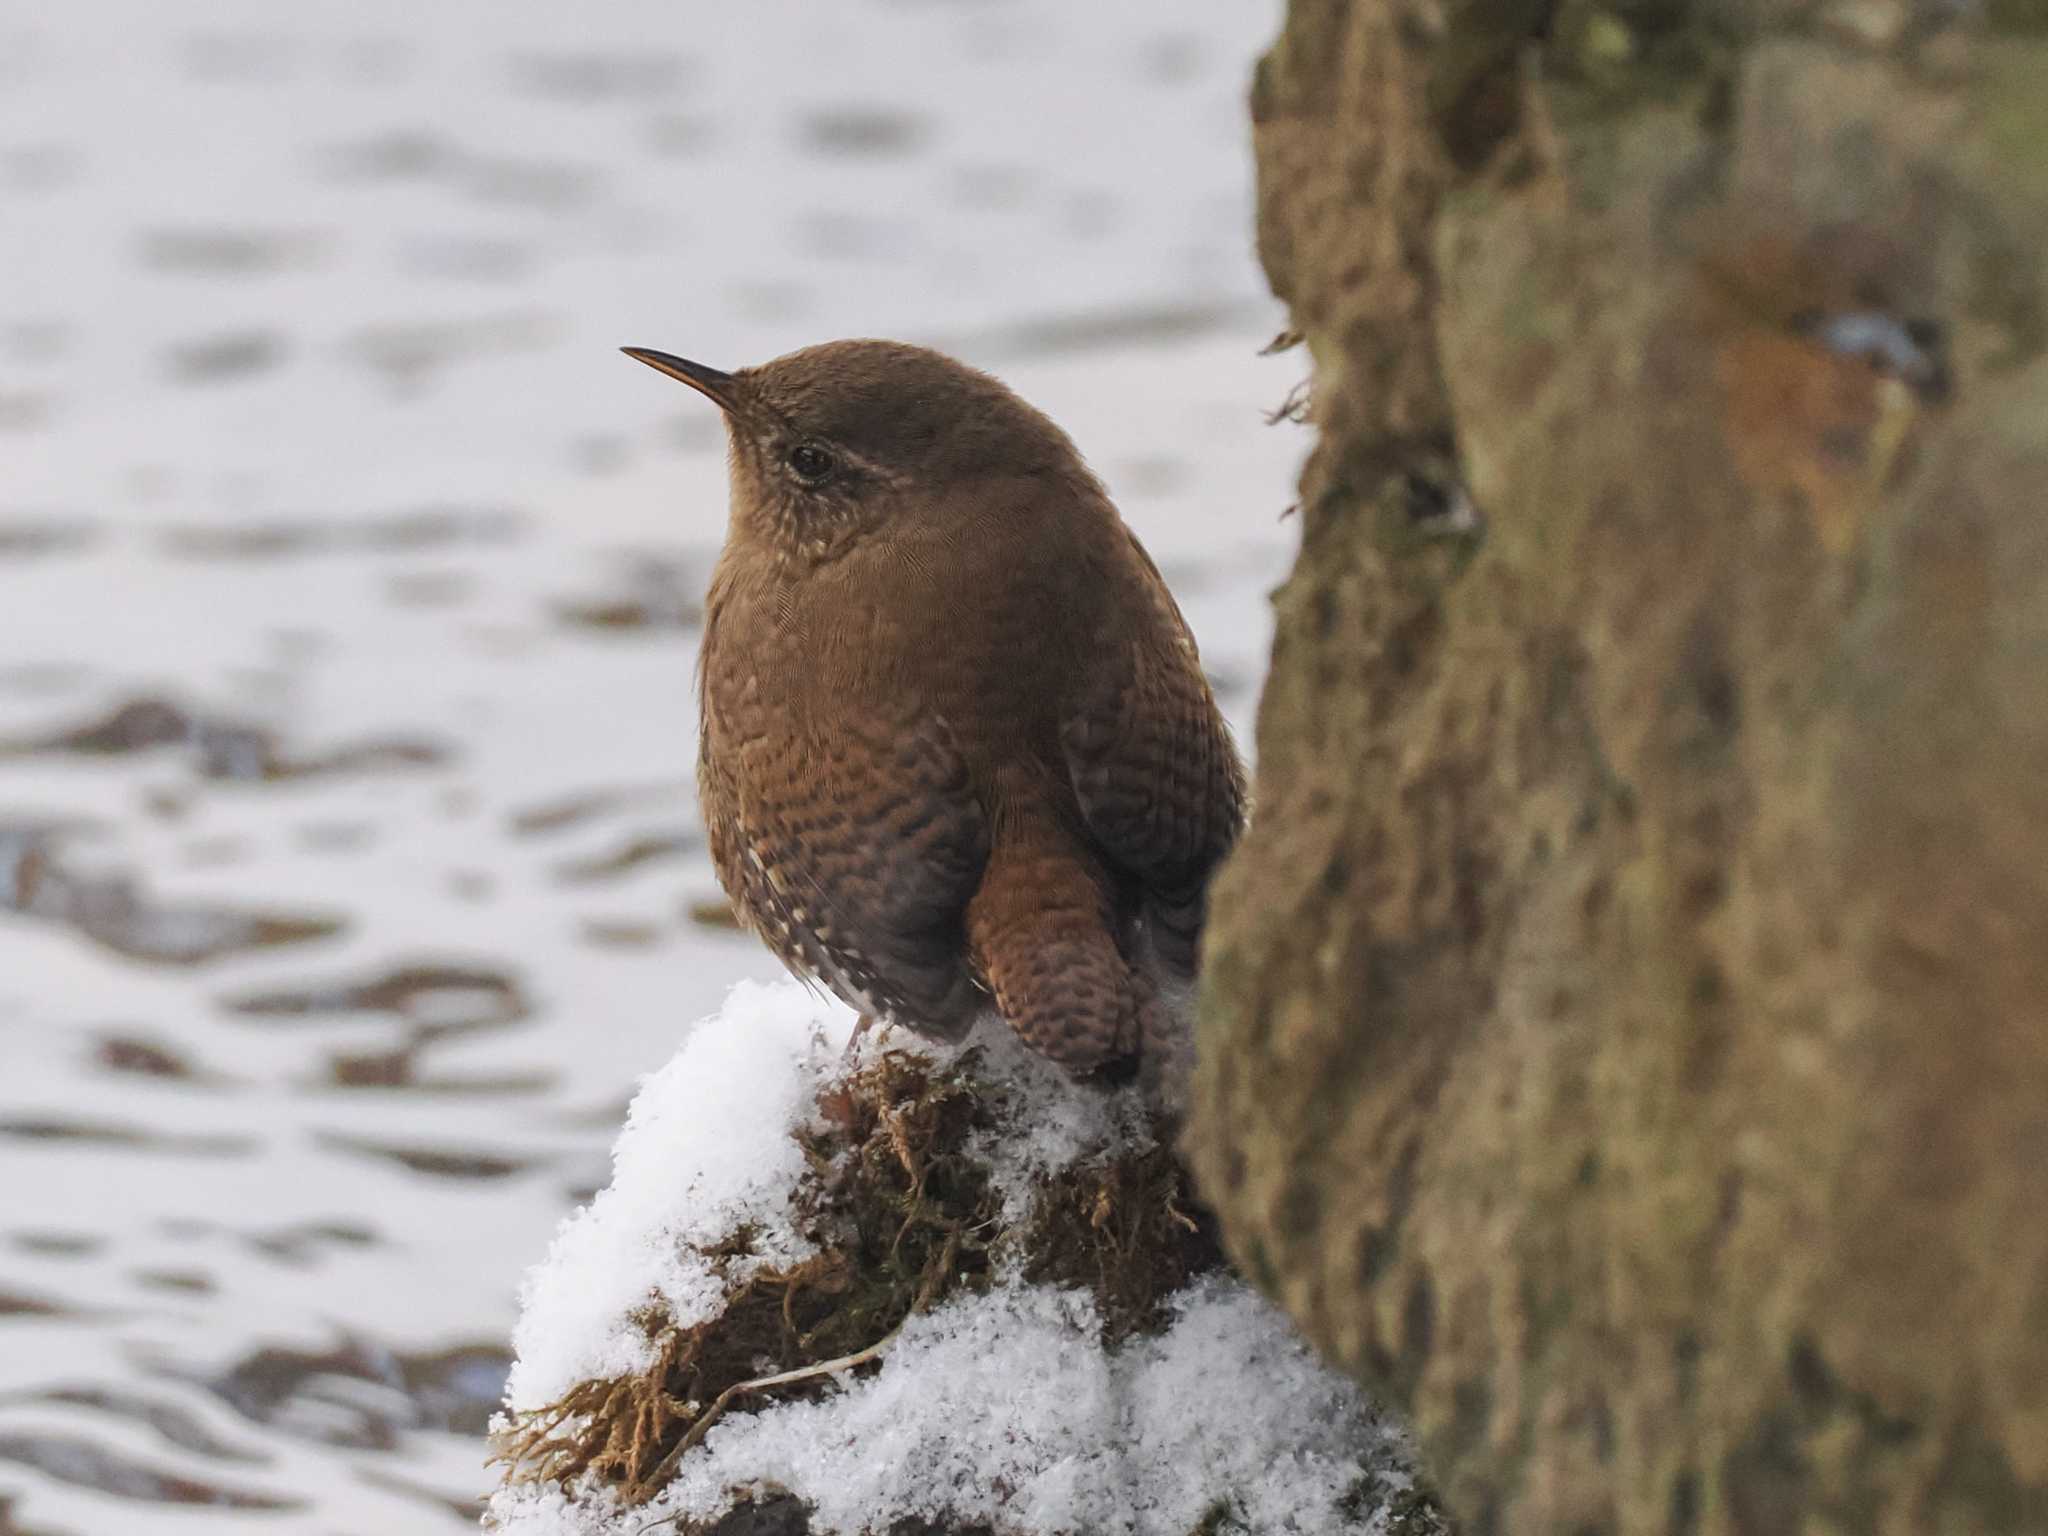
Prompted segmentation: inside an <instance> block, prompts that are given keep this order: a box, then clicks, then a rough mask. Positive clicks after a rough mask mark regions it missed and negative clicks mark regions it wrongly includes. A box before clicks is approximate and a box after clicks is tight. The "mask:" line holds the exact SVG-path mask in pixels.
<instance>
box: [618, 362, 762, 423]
mask: <svg viewBox="0 0 2048 1536" xmlns="http://www.w3.org/2000/svg"><path fill="white" fill-rule="evenodd" d="M619 350H620V351H621V352H623V353H625V354H626V356H628V357H630V358H633V359H635V360H637V361H639V362H643V363H645V364H646V365H647V366H648V367H650V368H658V369H660V370H661V371H662V372H663V373H665V374H667V375H668V376H669V377H670V378H672V379H681V380H682V381H683V382H684V383H685V384H687V385H689V386H690V388H692V389H694V390H696V391H697V393H698V394H700V395H703V396H705V397H706V398H708V399H709V400H710V401H711V402H712V404H714V405H716V406H717V407H718V408H719V409H720V410H721V411H726V412H731V411H735V410H737V409H739V403H740V385H739V380H738V379H735V378H734V377H733V376H732V375H731V374H729V373H720V372H719V371H718V370H717V369H716V368H706V367H705V366H704V365H703V364H702V363H693V362H691V361H690V360H689V359H688V358H686V357H675V356H672V355H671V354H669V353H667V352H656V351H655V350H654V349H653V348H651V347H621V348H619Z"/></svg>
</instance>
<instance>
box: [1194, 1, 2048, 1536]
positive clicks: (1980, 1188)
mask: <svg viewBox="0 0 2048 1536" xmlns="http://www.w3.org/2000/svg"><path fill="white" fill-rule="evenodd" d="M2043 79H2048V44H2044V43H2043V41H2042V40H2041V38H2040V37H2039V35H2038V27H2037V26H2035V25H2034V22H2033V20H2032V19H2030V17H2029V16H2028V15H2027V8H2026V7H2018V8H2015V7H2012V6H2006V7H2002V8H2001V7H1992V8H1990V9H1989V10H1980V9H1978V8H1974V7H1965V6H1954V5H1943V4H1934V3H1911V4H1909V3H1906V0H1898V3H1892V4H1887V3H1861V4H1858V3H1833V4H1816V3H1794V0H1741V3H1736V0H1724V3H1708V0H1701V3H1697V4H1687V3H1680V0H1656V3H1651V0H1636V3H1615V4H1609V5H1606V6H1598V5H1587V4H1575V3H1569V0H1567V3H1559V4H1526V5H1480V4H1476V3H1469V0H1445V3H1442V4H1436V3H1429V0H1294V3H1293V4H1292V5H1291V6H1290V8H1289V14H1288V18H1287V23H1286V27H1285V30H1284V32H1283V34H1282V36H1281V37H1280V39H1279V41H1278V42H1277V43H1276V44H1275V46H1274V48H1273V50H1272V51H1271V53H1270V54H1269V55H1268V56H1267V57H1266V59H1265V60H1264V61H1263V62H1262V64H1261V66H1260V68H1259V71H1258V74H1257V77H1256V80H1255V82H1254V86H1253V90H1252V115H1253V120H1254V124H1255V134H1256V147H1257V153H1258V163H1259V180H1260V190H1259V237H1260V251H1261V255H1262V257H1263V259H1264V261H1265V264H1266V268H1267V271H1268V274H1269V276H1270V278H1271V281H1272V284H1273V287H1274V290H1275V292H1276V293H1277V294H1278V295H1279V296H1280V297H1281V298H1282V299H1284V300H1285V301H1286V302H1287V303H1288V305H1289V306H1290V309H1291V312H1292V318H1293V326H1294V328H1295V329H1296V330H1298V331H1299V332H1300V333H1301V335H1302V336H1303V337H1304V339H1305V341H1306V343H1307V347H1308V351H1309V354H1310V356H1311V358H1312V364H1311V367H1312V400H1313V419H1314V422H1315V425H1316V429H1317V437H1316V444H1315V447H1314V449H1313V452H1312V454H1311V456H1310V459H1309V462H1308V465H1307V467H1306V469H1305V471H1304V475H1303V480H1302V488H1301V507H1302V515H1301V528H1302V550H1301V556H1300V560H1299V562H1298V565H1297V568H1296V570H1295V572H1294V574H1293V576H1292V577H1291V578H1290V580H1289V582H1288V583H1287V585H1286V586H1285V588H1284V589H1283V590H1282V592H1281V593H1280V595H1279V597H1278V600H1277V606H1278V616H1277V617H1278V624H1277V633H1276V639H1275V644H1274V653H1273V666H1272V670H1271V673H1270V677H1269V681H1268V684H1267V690H1266V694H1265V697H1264V700H1263V701H1262V705H1261V712H1260V722H1259V782H1258V785H1257V796H1256V798H1257V807H1258V808H1257V815H1256V818H1255V821H1254V825H1253V828H1252V831H1251V833H1250V835H1249V836H1248V838H1247V840H1246V842H1245V844H1244V846H1243V848H1242V850H1241V852H1240V853H1239V855H1238V856H1237V857H1236V858H1235V859H1234V860H1233V862H1232V863H1231V865H1230V866H1229V867H1228V868H1227V869H1226V871H1225V873H1224V875H1223V877H1222V878H1221V880H1220V881H1219V882H1218V885H1217V888H1216V891H1215V894H1214V903H1213V906H1214V910H1213V916H1212V919H1211V927H1210V932H1209V936H1208V939H1207V947H1208V951H1207V965H1208V973H1207V979H1206V982H1205V995H1204V1003H1203V1025H1202V1040H1201V1051H1200V1055H1201V1066H1200V1069H1199V1075H1198V1081H1197V1084H1196V1094H1195V1111H1194V1125H1193V1128H1192V1131H1191V1135H1190V1144H1191V1147H1192V1149H1193V1152H1194V1155H1195V1157H1196V1159H1197V1161H1198V1165H1199V1168H1200V1171H1201V1173H1202V1175H1203V1178H1204V1182H1205V1187H1206V1190H1207V1192H1208V1193H1209V1194H1210V1195H1211V1197H1212V1198H1213V1199H1214V1200H1215V1201H1216V1203H1217V1204H1218V1206H1219V1207H1220V1209H1221V1211H1222V1214H1223V1219H1224V1223H1225V1232H1226V1236H1227V1238H1228V1241H1229V1243H1230V1246H1231V1247H1232V1249H1233V1251H1234V1253H1235V1254H1236V1256H1237V1257H1238V1259H1239V1260H1240V1262H1241V1263H1242V1265H1243V1267H1244V1268H1245V1270H1246V1271H1247V1272H1248V1273H1249V1274H1251V1275H1252V1276H1254V1277H1255V1278H1256V1279H1257V1280H1258V1281H1259V1283H1260V1284H1262V1285H1264V1286H1265V1287H1266V1288H1267V1289H1268V1290H1269V1291H1271V1292H1272V1294H1274V1295H1275V1296H1276V1297H1278V1298H1279V1299H1280V1300H1281V1301H1282V1302H1283V1303H1284V1304H1285V1305H1287V1306H1288V1308H1289V1309H1290V1310H1291V1311H1292V1312H1293V1313H1294V1314H1295V1316H1296V1317H1297V1319H1299V1320H1300V1321H1301V1322H1302V1324H1303V1325H1304V1327H1305V1328H1306V1329H1307V1330H1308V1332H1309V1334H1310V1336H1311V1337H1312V1338H1314V1339H1315V1340H1316V1342H1317V1343H1318V1344H1319V1345H1320V1346H1321V1347H1322V1348H1323V1349H1324V1350H1325V1351H1326V1352H1328V1353H1329V1354H1330V1355H1332V1356H1333V1357H1334V1358H1336V1359H1338V1360H1339V1361H1341V1362H1342V1363H1344V1364H1345V1365H1346V1366H1347V1367H1348V1368H1350V1369H1351V1370H1353V1371H1354V1372H1356V1373H1357V1374H1358V1375H1359V1376H1360V1377H1361V1378H1363V1379H1364V1380H1365V1381H1367V1382H1368V1383H1369V1384H1371V1385H1373V1386H1375V1387H1376V1388H1378V1389H1380V1390H1381V1391H1383V1392H1385V1393H1387V1394H1388V1395H1389V1396H1391V1397H1392V1398H1393V1399H1394V1400H1395V1401H1397V1402H1398V1403H1400V1404H1401V1405H1403V1406H1404V1407H1406V1408H1407V1409H1408V1410H1409V1411H1410V1412H1412V1414H1413V1415H1414V1418H1415V1421H1416V1424H1417V1427H1418V1429H1419V1431H1420V1433H1421V1435H1422V1438H1423V1442H1424V1446H1425V1449H1426V1451H1427V1453H1428V1455H1429V1457H1430V1460H1431V1463H1432V1465H1433V1468H1434V1471H1435V1473H1436V1475H1437V1476H1438V1477H1439V1479H1440V1480H1441V1482H1442V1484H1443V1487H1444V1491H1445V1493H1446V1495H1447V1497H1448V1499H1449V1501H1450V1504H1451V1506H1452V1508H1453V1509H1454V1510H1455V1511H1456V1512H1458V1513H1459V1514H1460V1515H1461V1516H1462V1518H1463V1520H1464V1522H1465V1527H1466V1529H1467V1530H1468V1531H1470V1532H1474V1533H1480V1532H1487V1531H1495V1530H1498V1531H1515V1532H1522V1531H1545V1530H1559V1531H1573V1532H1600V1531H1656V1532H1667V1531H1668V1532H1674V1533H1701V1536H1707V1533H1722V1532H1732V1533H1742V1536H1751V1533H1765V1532H1779V1531H1785V1532H1791V1531H1806V1530H1812V1531H1821V1530H1827V1531H1847V1532H1870V1533H1893V1532H1898V1533H1904V1532H1907V1531H1912V1532H1915V1533H1920V1532H1947V1531H1955V1532H1963V1531H1980V1530H1981V1531H2035V1530H2048V1221H2044V1220H2043V1219H2042V1215H2041V1213H2042V1212H2043V1211H2048V686H2043V683H2042V681H2041V679H2042V676H2043V667H2044V663H2048V507H2044V505H2043V502H2044V499H2048V360H2044V352H2043V349H2044V342H2048V328H2044V323H2043V316H2044V314H2048V259H2044V255H2043V253H2044V251H2048V170H2044V161H2043V158H2042V146H2043V145H2048V92H2043V91H2042V90H2041V89H2040V86H2039V82H2040V81H2041V80H2043ZM1447 482H1449V483H1450V484H1451V486H1452V488H1451V489H1449V490H1447V489H1446V484H1447ZM1419 488H1420V489H1419ZM1425 493H1426V494H1425ZM1457 495H1462V496H1464V497H1465V498H1467V499H1468V500H1469V503H1470V504H1471V506H1472V507H1473V508H1476V511H1477V514H1478V519H1480V520H1483V521H1482V523H1481V525H1480V526H1477V527H1475V526H1472V520H1467V521H1466V522H1465V523H1461V524H1460V525H1459V526H1458V527H1457V528H1456V529H1445V528H1443V527H1439V526H1437V525H1436V524H1437V521H1438V520H1439V519H1438V514H1439V513H1440V512H1441V509H1442V507H1443V505H1444V504H1445V501H1446V499H1447V498H1448V497H1453V496H1457Z"/></svg>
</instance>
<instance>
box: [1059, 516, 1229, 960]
mask: <svg viewBox="0 0 2048 1536" xmlns="http://www.w3.org/2000/svg"><path fill="white" fill-rule="evenodd" d="M1132 544H1133V547H1134V548H1136V547H1137V545H1136V541H1135V540H1133V541H1132ZM1139 554H1140V556H1141V558H1142V557H1143V551H1142V550H1139ZM1143 564H1144V567H1145V571H1146V574H1147V575H1148V576H1149V577H1150V582H1149V585H1150V587H1151V589H1152V597H1153V600H1154V602H1155V603H1156V605H1157V609H1158V618H1159V622H1158V623H1157V624H1155V625H1152V626H1148V627H1146V628H1144V629H1143V630H1141V631H1140V632H1139V633H1138V634H1137V635H1135V636H1131V637H1126V638H1122V639H1120V640H1118V641H1117V642H1115V643H1113V645H1112V646H1111V648H1110V649H1109V651H1108V653H1107V654H1105V655H1103V656H1102V657H1101V658H1099V661H1098V665H1097V666H1096V668H1095V669H1094V670H1093V672H1092V674H1091V676H1090V677H1089V679H1088V681H1087V682H1086V684H1085V685H1084V687H1083V689H1082V691H1081V693H1080V696H1079V697H1078V698H1077V699H1076V700H1075V701H1074V703H1073V705H1072V707H1071V709H1070V711H1069V713H1068V715H1067V718H1066V720H1065V721H1064V723H1063V725H1062V730H1061V739H1062V745H1063V746H1064V748H1065V751H1066V758H1067V771H1068V773H1069V774H1070V775H1071V778H1072V781H1073V785H1074V793H1075V796H1076V798H1077V799H1078V800H1079V802H1080V807H1081V815H1082V818H1083V820H1084V821H1085V822H1086V823H1087V826H1088V830H1089V832H1090V833H1091V834H1092V835H1093V836H1094V837H1095V839H1096V840H1097V841H1098V842H1099V843H1100V844H1101V845H1102V848H1103V851H1104V852H1105V853H1107V854H1108V856H1109V858H1110V860H1111V862H1112V863H1114V864H1115V865H1116V866H1117V867H1118V868H1120V869H1121V870H1122V871H1123V872H1124V873H1126V874H1128V875H1130V876H1132V877H1134V878H1135V879H1136V880H1138V881H1139V883H1140V884H1141V885H1142V886H1143V887H1144V890H1145V897H1146V906H1147V910H1148V915H1149V916H1150V918H1151V919H1152V922H1153V926H1154V930H1155V933H1154V940H1155V943H1156V944H1157V945H1158V947H1159V951H1160V954H1161V956H1162V958H1164V959H1166V960H1168V961H1170V962H1172V963H1173V964H1174V965H1176V966H1177V967H1178V968H1180V969H1181V970H1183V971H1188V972H1191V971H1192V970H1193V969H1194V963H1195V949H1196V944H1197V941H1198V940H1199V939H1200V937H1201V928H1202V916H1203V912H1204V901H1203V897H1204V893H1205V892H1206V890H1207V887H1208V882H1209V876H1210V874H1211V873H1212V872H1213V871H1214V869H1215V867H1216V865H1217V864H1218V863H1219V862H1221V860H1222V858H1223V856H1224V855H1225V854H1227V853H1228V852H1229V851H1230V849H1231V846H1232V844H1234V843H1235V842H1236V841H1237V835H1238V833H1239V831H1240V830H1242V828H1243V826H1244V817H1245V798H1246V796H1245V781H1244V769H1243V766H1242V765H1241V764H1240V763H1239V761H1238V757H1237V749H1236V747H1235V746H1234V745H1233V744H1232V742H1231V740H1230V731H1229V728H1228V727H1226V726H1225V725H1224V723H1223V717H1222V715H1221V714H1220V713H1219V712H1218V710H1217V708H1216V701H1215V698H1214V696H1213V695H1212V694H1211V693H1210V691H1209V684H1208V680H1207V679H1206V678H1205V677H1204V676H1203V675H1202V669H1201V663H1200V660H1199V659H1198V657H1197V655H1196V652H1195V645H1194V640H1193V638H1192V637H1191V636H1190V635H1189V633H1188V629H1187V624H1186V621H1185V620H1184V619H1182V617H1181V614H1180V610H1179V609H1178V608H1177V607H1176V606H1175V605H1174V602H1173V599H1172V597H1171V596H1170V595H1169V594H1168V593H1167V590H1166V584H1165V582H1164V581H1163V580H1161V579H1160V577H1159V574H1158V571H1157V570H1156V568H1154V567H1153V566H1152V563H1151V561H1150V560H1149V559H1145V560H1144V561H1143Z"/></svg>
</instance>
